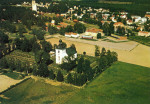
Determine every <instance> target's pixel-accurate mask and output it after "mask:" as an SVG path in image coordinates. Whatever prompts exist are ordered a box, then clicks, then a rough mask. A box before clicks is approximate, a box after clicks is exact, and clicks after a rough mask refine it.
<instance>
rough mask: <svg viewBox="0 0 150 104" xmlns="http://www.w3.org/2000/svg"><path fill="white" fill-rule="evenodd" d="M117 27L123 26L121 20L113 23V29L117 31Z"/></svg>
mask: <svg viewBox="0 0 150 104" xmlns="http://www.w3.org/2000/svg"><path fill="white" fill-rule="evenodd" d="M118 27H124V28H125V25H124V24H123V23H122V22H116V23H114V31H115V32H116V31H117V29H118Z"/></svg>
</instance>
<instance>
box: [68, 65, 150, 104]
mask: <svg viewBox="0 0 150 104" xmlns="http://www.w3.org/2000/svg"><path fill="white" fill-rule="evenodd" d="M149 102H150V68H146V67H142V66H137V65H132V64H127V63H123V62H116V63H115V64H114V65H113V66H111V67H110V68H108V69H107V70H106V71H105V72H103V73H102V74H101V75H100V76H99V77H97V78H96V79H95V80H93V81H92V82H91V83H90V84H89V85H87V86H86V87H85V88H84V89H83V90H81V91H80V92H79V93H77V94H76V95H74V96H73V97H72V98H70V99H69V100H68V101H67V102H66V104H91V103H92V104H149Z"/></svg>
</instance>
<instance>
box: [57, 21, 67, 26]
mask: <svg viewBox="0 0 150 104" xmlns="http://www.w3.org/2000/svg"><path fill="white" fill-rule="evenodd" d="M59 24H60V25H61V26H62V27H67V26H68V24H67V23H64V22H60V23H59Z"/></svg>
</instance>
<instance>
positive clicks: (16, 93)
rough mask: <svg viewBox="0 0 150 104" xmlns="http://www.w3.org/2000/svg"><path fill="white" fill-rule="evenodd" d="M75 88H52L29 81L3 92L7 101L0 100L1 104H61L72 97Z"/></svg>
mask: <svg viewBox="0 0 150 104" xmlns="http://www.w3.org/2000/svg"><path fill="white" fill-rule="evenodd" d="M76 91H78V89H77V88H74V87H71V86H63V85H62V86H52V85H50V84H47V83H45V82H43V80H38V81H35V80H33V79H29V80H27V81H25V82H24V83H22V84H20V85H18V86H16V87H15V88H12V89H11V90H9V91H7V92H5V93H4V94H3V95H5V97H7V98H9V99H0V101H1V102H2V104H49V103H59V104H62V103H64V102H65V101H66V99H68V98H69V97H70V96H72V95H73V94H74V93H75V92H76Z"/></svg>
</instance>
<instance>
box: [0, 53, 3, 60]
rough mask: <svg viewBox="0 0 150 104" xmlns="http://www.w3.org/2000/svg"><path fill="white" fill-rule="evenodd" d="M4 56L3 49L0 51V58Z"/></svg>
mask: <svg viewBox="0 0 150 104" xmlns="http://www.w3.org/2000/svg"><path fill="white" fill-rule="evenodd" d="M2 57H3V53H2V51H0V59H1V58H2Z"/></svg>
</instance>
